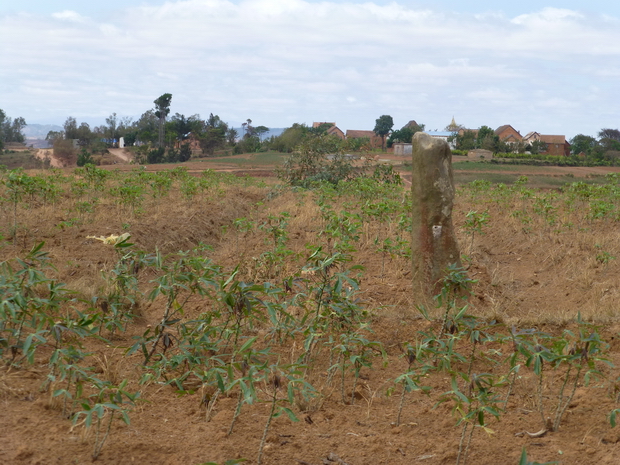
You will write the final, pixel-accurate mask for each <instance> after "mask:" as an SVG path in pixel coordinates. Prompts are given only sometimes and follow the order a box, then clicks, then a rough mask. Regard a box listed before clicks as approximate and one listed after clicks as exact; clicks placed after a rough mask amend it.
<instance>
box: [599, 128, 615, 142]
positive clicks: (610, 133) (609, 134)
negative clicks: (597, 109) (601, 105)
mask: <svg viewBox="0 0 620 465" xmlns="http://www.w3.org/2000/svg"><path fill="white" fill-rule="evenodd" d="M598 138H599V139H612V140H616V141H618V142H620V131H619V130H617V129H605V128H603V129H601V130H600V131H599V133H598Z"/></svg>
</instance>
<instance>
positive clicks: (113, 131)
mask: <svg viewBox="0 0 620 465" xmlns="http://www.w3.org/2000/svg"><path fill="white" fill-rule="evenodd" d="M105 122H106V124H107V125H108V127H107V128H106V131H105V135H106V138H107V139H109V142H110V143H114V141H116V139H118V137H117V136H118V133H117V118H116V113H112V114H111V115H110V116H108V117H107V118H106V119H105Z"/></svg>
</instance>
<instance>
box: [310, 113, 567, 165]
mask: <svg viewBox="0 0 620 465" xmlns="http://www.w3.org/2000/svg"><path fill="white" fill-rule="evenodd" d="M323 125H329V128H328V129H327V134H330V135H334V136H336V137H338V138H340V139H343V140H344V139H355V138H367V139H369V140H370V146H371V147H372V148H378V147H381V137H380V136H377V135H376V134H375V133H374V131H366V130H357V129H347V131H346V133H345V132H344V131H342V130H341V129H339V128H338V126H336V123H335V122H315V123H313V125H312V126H313V127H314V128H318V127H320V126H323ZM406 127H410V128H415V127H419V125H418V124H417V123H416V122H415V121H414V120H411V121H410V122H409V123H407V124H406V125H405V126H404V128H406ZM478 131H479V129H467V128H465V127H463V126H461V125H459V124H457V123H456V121H455V120H454V118H452V121H451V122H450V124H449V125H448V126H446V128H445V129H444V130H443V131H428V130H425V131H424V132H426V133H427V134H429V135H430V136H431V137H435V138H438V139H442V140H445V141H446V142H448V144H449V146H450V148H451V149H455V148H457V147H456V137H455V136H457V135H463V134H465V133H466V132H471V133H473V134H474V135H475V136H477V135H478ZM495 135H496V136H497V139H499V141H500V142H503V143H505V144H507V145H508V147H512V148H513V149H514V151H517V149H518V148H523V147H527V146H532V144H534V143H536V145H537V146H538V147H539V151H538V153H540V154H541V155H557V156H569V155H570V153H571V146H570V144H569V143H568V141H567V140H566V136H564V135H551V134H541V133H539V132H536V131H532V132H529V133H527V134H526V135H525V136H523V135H521V133H520V132H519V131H518V130H516V129H515V128H514V127H512V126H511V125H510V124H504V125H502V126H500V127H498V128H497V129H496V130H495ZM392 149H393V151H394V154H395V155H410V154H411V144H410V143H406V142H405V143H403V142H397V143H394V144H393V146H392ZM472 151H473V150H472ZM478 152H480V153H474V154H473V155H474V156H475V157H488V156H489V153H491V156H492V152H489V151H488V150H480V149H478ZM483 152H484V153H483Z"/></svg>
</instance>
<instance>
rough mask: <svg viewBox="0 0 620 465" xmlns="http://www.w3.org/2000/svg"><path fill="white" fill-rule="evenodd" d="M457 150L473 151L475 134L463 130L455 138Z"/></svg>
mask: <svg viewBox="0 0 620 465" xmlns="http://www.w3.org/2000/svg"><path fill="white" fill-rule="evenodd" d="M456 148H457V149H458V150H473V149H475V148H476V132H475V131H469V130H465V131H463V132H460V133H459V134H458V135H457V136H456Z"/></svg>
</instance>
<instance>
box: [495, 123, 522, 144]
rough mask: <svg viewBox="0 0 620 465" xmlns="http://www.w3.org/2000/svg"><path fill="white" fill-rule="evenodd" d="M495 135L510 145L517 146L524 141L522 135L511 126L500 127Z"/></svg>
mask: <svg viewBox="0 0 620 465" xmlns="http://www.w3.org/2000/svg"><path fill="white" fill-rule="evenodd" d="M495 134H496V135H497V136H498V137H499V140H501V141H502V142H507V143H509V144H515V143H517V142H521V141H522V140H523V136H522V135H521V133H520V132H519V131H517V130H516V129H515V128H513V127H512V126H511V125H510V124H504V125H503V126H500V127H498V128H497V129H496V130H495Z"/></svg>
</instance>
